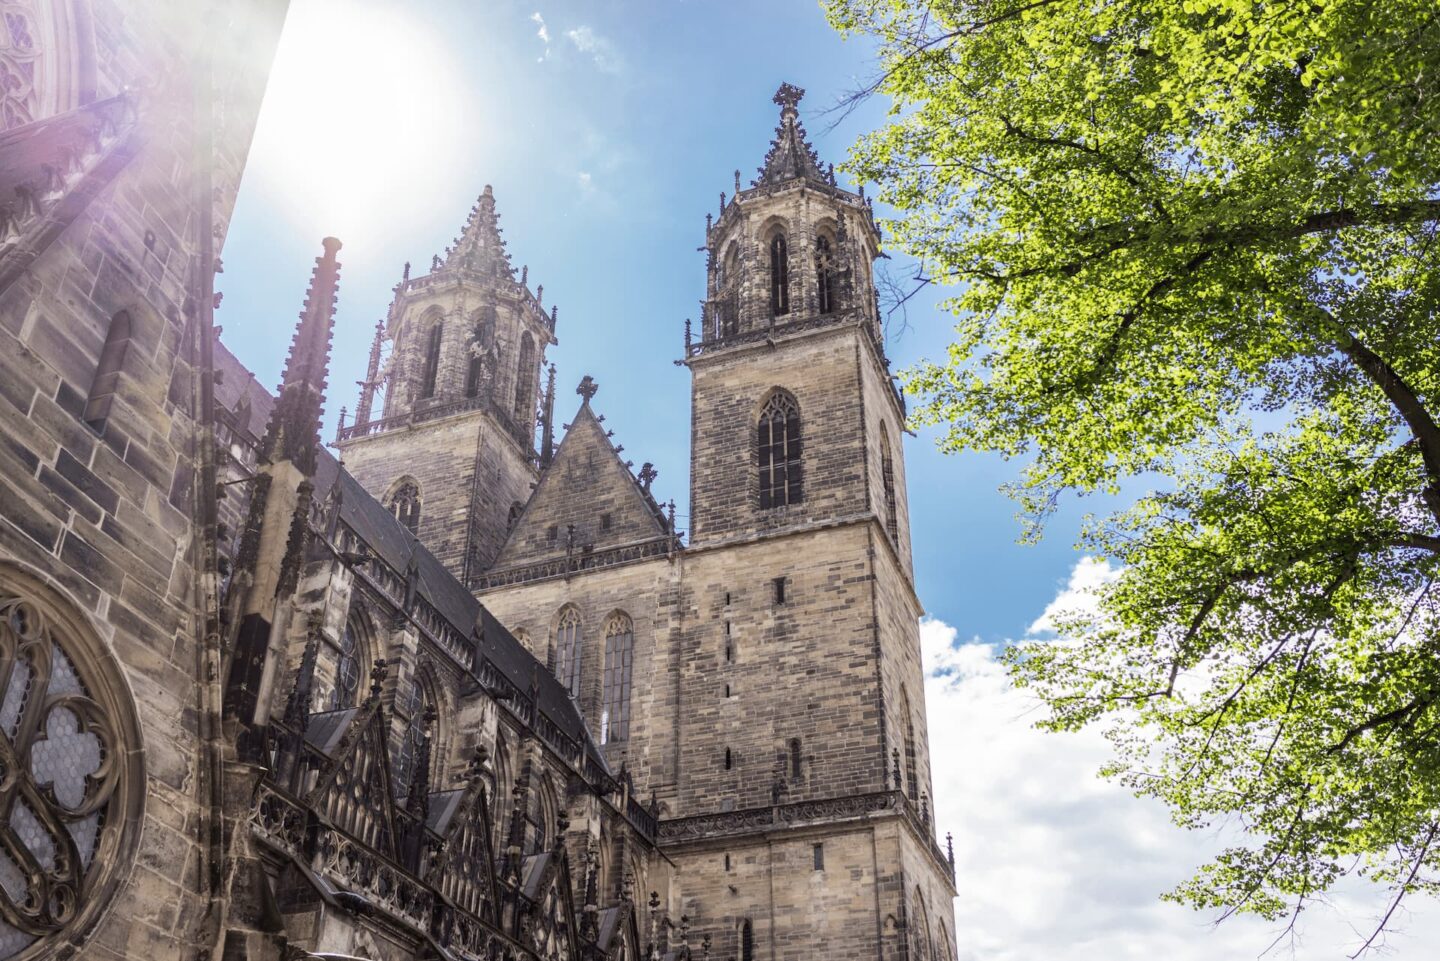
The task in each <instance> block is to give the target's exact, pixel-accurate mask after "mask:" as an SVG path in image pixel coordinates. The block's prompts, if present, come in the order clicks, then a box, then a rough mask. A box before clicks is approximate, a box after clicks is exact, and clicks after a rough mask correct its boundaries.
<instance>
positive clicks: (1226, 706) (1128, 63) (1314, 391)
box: [827, 0, 1440, 945]
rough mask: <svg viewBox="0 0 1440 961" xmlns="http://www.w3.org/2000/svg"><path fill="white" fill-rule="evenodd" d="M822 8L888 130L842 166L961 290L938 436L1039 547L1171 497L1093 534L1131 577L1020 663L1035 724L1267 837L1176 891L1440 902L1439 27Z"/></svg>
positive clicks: (1148, 8)
mask: <svg viewBox="0 0 1440 961" xmlns="http://www.w3.org/2000/svg"><path fill="white" fill-rule="evenodd" d="M827 9H828V12H829V15H830V17H831V20H832V22H833V23H834V24H835V25H836V26H837V27H839V28H840V29H841V30H842V31H843V32H847V33H859V34H864V35H869V36H871V37H873V38H874V39H875V40H876V41H878V45H879V49H880V53H881V74H880V79H879V80H878V81H877V82H876V84H875V86H874V87H873V88H872V90H871V91H870V92H880V93H883V94H886V95H888V96H889V97H890V98H892V100H893V104H894V106H893V109H892V112H891V114H890V119H889V121H888V123H887V124H886V125H885V126H884V127H883V128H882V129H880V130H878V131H876V132H874V133H872V134H869V135H868V136H865V137H864V138H862V139H861V140H860V142H859V143H858V145H857V147H856V149H855V151H854V154H853V157H852V161H851V164H850V166H851V169H852V170H853V171H854V172H855V173H857V174H859V175H860V176H861V177H863V178H865V179H869V180H873V181H877V182H878V183H879V184H880V185H881V199H882V200H884V201H885V202H888V203H889V204H891V205H893V206H894V207H895V208H897V209H898V211H899V216H898V217H897V219H895V220H894V221H892V222H891V223H889V224H888V227H889V230H890V231H891V235H892V238H893V241H894V242H895V244H896V245H898V246H899V247H900V248H902V249H904V250H906V251H908V252H910V253H912V254H914V255H915V256H916V257H917V258H918V259H919V260H920V262H921V263H922V265H923V269H924V271H925V273H926V274H927V275H928V276H927V278H926V279H934V280H937V281H941V282H947V283H952V284H956V285H957V286H958V288H959V289H958V292H957V294H956V296H955V297H954V298H953V299H952V300H951V301H949V302H948V303H949V306H950V307H951V308H952V309H953V310H954V312H955V314H956V317H957V319H958V324H957V326H956V328H955V332H956V336H955V342H954V344H953V345H952V347H951V349H950V351H949V355H948V357H946V358H945V359H944V361H943V362H940V363H926V364H922V365H920V366H919V367H918V368H916V369H914V370H912V371H909V372H908V374H907V388H908V389H909V391H910V392H911V393H912V395H915V396H918V398H919V399H920V401H921V406H920V407H919V409H918V410H917V411H916V413H915V415H914V416H915V420H916V421H917V422H918V423H920V424H945V425H948V430H947V433H946V434H945V436H944V440H943V442H942V446H943V447H944V448H946V449H947V450H949V451H959V450H961V449H965V448H975V449H981V450H991V451H998V452H1001V453H1003V454H1005V455H1010V456H1015V457H1019V458H1023V459H1024V461H1025V463H1026V464H1027V466H1026V467H1025V468H1024V469H1023V471H1022V473H1021V474H1020V476H1019V478H1018V481H1017V484H1016V485H1015V490H1016V493H1017V495H1018V497H1019V498H1020V500H1021V503H1022V505H1023V508H1024V511H1025V514H1026V516H1027V517H1028V518H1029V519H1030V521H1031V522H1032V526H1031V527H1030V528H1029V531H1030V533H1031V534H1032V535H1033V536H1039V532H1040V526H1039V522H1041V521H1043V518H1044V517H1045V515H1046V514H1047V512H1048V511H1050V510H1052V509H1053V507H1054V505H1055V503H1056V499H1057V498H1058V497H1059V496H1061V495H1062V494H1063V493H1065V492H1067V491H1069V492H1087V491H1096V490H1102V491H1117V490H1119V489H1120V487H1121V485H1122V484H1123V483H1124V482H1125V481H1126V479H1127V478H1136V477H1138V478H1142V479H1143V480H1144V482H1145V483H1146V484H1153V485H1154V491H1153V492H1152V493H1150V494H1148V495H1147V496H1144V497H1142V498H1140V499H1139V500H1138V502H1136V503H1135V504H1134V505H1133V507H1132V508H1130V509H1128V510H1127V511H1125V512H1123V513H1121V514H1119V515H1117V516H1114V517H1109V518H1106V519H1102V520H1095V521H1092V522H1091V524H1090V526H1089V527H1088V529H1087V532H1086V534H1085V535H1084V542H1085V546H1086V547H1087V548H1088V549H1090V550H1093V551H1096V552H1098V553H1101V554H1103V555H1105V556H1108V557H1110V558H1113V559H1115V560H1116V561H1118V562H1119V563H1120V564H1121V565H1123V574H1122V576H1121V577H1120V578H1119V580H1118V581H1117V582H1116V583H1115V584H1113V585H1112V586H1111V587H1110V588H1109V589H1108V590H1107V591H1106V593H1105V595H1104V597H1103V603H1102V612H1101V614H1100V615H1099V616H1097V617H1093V618H1091V619H1089V620H1082V619H1078V618H1077V619H1075V620H1074V621H1072V623H1070V624H1069V625H1067V626H1068V629H1069V635H1070V636H1071V637H1072V638H1073V639H1074V640H1073V642H1070V643H1065V644H1059V643H1052V644H1042V645H1031V646H1026V647H1022V648H1018V649H1016V650H1015V651H1013V652H1012V656H1011V666H1012V670H1013V672H1014V675H1015V677H1016V679H1017V681H1018V683H1020V684H1022V685H1025V686H1028V687H1029V688H1031V689H1032V690H1033V691H1034V692H1036V693H1037V694H1038V695H1039V696H1040V697H1041V698H1042V699H1043V700H1044V701H1045V702H1046V703H1047V704H1048V707H1049V709H1050V713H1049V716H1048V719H1047V720H1046V721H1045V722H1044V723H1045V724H1046V725H1047V726H1048V727H1051V728H1054V729H1073V728H1077V727H1080V726H1082V725H1086V724H1090V723H1095V722H1098V723H1102V724H1106V725H1107V726H1108V730H1109V731H1110V733H1111V737H1112V740H1113V742H1114V744H1115V747H1116V750H1117V759H1116V763H1115V765H1114V766H1113V769H1112V770H1111V772H1110V773H1112V774H1113V775H1115V776H1118V777H1120V778H1121V779H1123V780H1124V782H1125V783H1126V784H1128V785H1129V786H1130V787H1132V788H1133V789H1134V790H1135V791H1136V792H1138V793H1140V794H1142V795H1150V796H1154V797H1157V798H1160V799H1162V800H1164V801H1165V802H1166V803H1168V804H1169V805H1170V807H1171V808H1172V810H1173V813H1174V817H1175V819H1176V821H1177V822H1178V823H1179V824H1181V825H1184V826H1187V827H1200V826H1205V825H1210V824H1215V823H1220V822H1227V823H1231V824H1239V825H1242V826H1243V827H1244V828H1245V829H1246V833H1245V835H1244V840H1243V841H1241V842H1239V843H1237V844H1236V845H1235V846H1234V847H1232V848H1230V849H1228V850H1226V851H1224V853H1222V854H1221V855H1220V856H1219V857H1218V858H1217V859H1216V860H1215V861H1214V862H1212V863H1210V864H1208V865H1206V866H1205V867H1204V868H1203V869H1202V870H1201V871H1200V872H1199V874H1198V875H1197V876H1196V877H1195V878H1193V879H1191V880H1189V881H1187V882H1185V883H1183V884H1181V885H1180V887H1179V888H1178V889H1177V890H1176V891H1175V892H1173V893H1172V894H1171V895H1170V896H1171V897H1173V898H1176V899H1179V900H1182V901H1185V902H1188V903H1190V904H1192V905H1194V906H1196V907H1204V908H1221V909H1223V910H1224V912H1225V913H1227V914H1228V913H1230V912H1234V911H1247V912H1254V913H1258V914H1260V915H1263V916H1265V917H1267V918H1282V917H1286V916H1287V915H1288V916H1289V917H1291V918H1292V919H1293V917H1294V916H1295V914H1296V912H1297V911H1298V909H1299V908H1300V907H1301V906H1302V905H1303V904H1304V903H1305V902H1306V901H1307V900H1308V899H1310V898H1313V897H1315V896H1317V895H1319V894H1321V893H1322V892H1324V891H1325V890H1326V889H1327V888H1328V887H1329V886H1330V885H1331V884H1332V883H1333V882H1334V881H1335V880H1336V879H1337V878H1338V877H1339V876H1341V875H1345V874H1348V873H1352V872H1353V873H1359V874H1361V875H1363V876H1365V877H1368V878H1370V879H1372V880H1374V881H1376V882H1378V883H1381V884H1384V885H1386V886H1388V887H1389V888H1390V889H1391V892H1392V895H1393V897H1394V899H1395V901H1398V898H1399V897H1402V896H1403V895H1404V894H1405V893H1407V892H1411V891H1415V890H1425V891H1427V892H1430V893H1434V892H1435V891H1436V890H1437V887H1440V880H1437V879H1440V874H1437V872H1440V834H1437V830H1440V611H1437V606H1436V597H1435V594H1436V591H1435V585H1434V581H1435V578H1436V575H1437V574H1440V428H1437V425H1436V417H1437V407H1440V324H1437V313H1436V308H1437V297H1440V274H1437V261H1440V249H1437V247H1440V244H1437V241H1436V231H1437V224H1440V55H1437V53H1436V51H1437V50H1440V6H1437V5H1436V3H1435V0H1385V2H1364V0H1314V2H1308V3H1306V2H1300V3H1294V2H1253V0H1183V2H1181V0H1130V2H1125V0H1090V2H1079V0H981V2H952V3H934V4H924V3H920V2H916V0H829V2H828V4H827ZM1393 909H1394V904H1393V903H1392V904H1391V912H1392V913H1393ZM1389 917H1390V915H1389V914H1387V915H1386V920H1387V921H1388V920H1389ZM1384 927H1385V923H1384V922H1382V923H1381V925H1380V927H1379V929H1377V934H1378V933H1379V931H1380V930H1383V928H1384ZM1374 938H1375V935H1372V938H1371V941H1372V942H1373V941H1374ZM1369 943H1370V942H1367V945H1368V944H1369Z"/></svg>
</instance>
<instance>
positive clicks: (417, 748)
mask: <svg viewBox="0 0 1440 961" xmlns="http://www.w3.org/2000/svg"><path fill="white" fill-rule="evenodd" d="M406 707H407V708H409V710H410V718H409V720H408V721H407V722H406V724H405V733H404V734H402V735H401V736H400V743H399V744H398V745H397V748H396V752H395V783H394V788H395V795H396V796H397V797H405V796H406V795H408V794H409V793H410V782H411V780H412V779H413V778H414V777H415V774H416V773H417V772H418V771H419V770H420V767H421V759H422V758H423V757H424V755H425V752H426V751H428V750H429V749H430V743H431V741H432V740H433V738H432V736H431V734H430V732H429V731H428V730H427V727H429V726H430V722H428V721H427V717H433V716H434V715H435V695H434V692H432V691H431V690H430V685H429V684H427V683H426V682H425V681H424V680H423V679H421V677H420V676H419V675H418V674H417V675H416V676H415V677H414V679H412V680H411V682H410V698H409V703H408V704H407V705H406ZM430 779H431V781H433V780H434V774H433V773H432V774H431V777H430Z"/></svg>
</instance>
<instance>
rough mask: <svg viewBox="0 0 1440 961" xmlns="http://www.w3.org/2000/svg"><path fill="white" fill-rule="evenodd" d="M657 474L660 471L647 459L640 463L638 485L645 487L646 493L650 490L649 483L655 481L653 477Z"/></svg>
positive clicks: (657, 475)
mask: <svg viewBox="0 0 1440 961" xmlns="http://www.w3.org/2000/svg"><path fill="white" fill-rule="evenodd" d="M659 476H660V472H659V471H658V470H656V469H655V465H654V464H652V463H650V462H649V461H646V462H645V463H644V464H642V465H640V486H641V487H643V488H644V489H645V492H646V493H647V494H648V493H649V492H650V485H651V484H653V483H655V478H657V477H659Z"/></svg>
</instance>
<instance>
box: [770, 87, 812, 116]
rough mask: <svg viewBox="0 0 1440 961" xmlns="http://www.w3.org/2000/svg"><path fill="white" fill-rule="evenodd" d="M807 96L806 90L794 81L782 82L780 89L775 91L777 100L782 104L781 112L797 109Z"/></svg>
mask: <svg viewBox="0 0 1440 961" xmlns="http://www.w3.org/2000/svg"><path fill="white" fill-rule="evenodd" d="M804 97H805V90H804V88H802V87H797V86H795V85H794V84H793V83H782V84H781V85H780V89H779V90H777V91H775V102H776V103H777V104H779V105H780V110H781V112H784V111H786V110H795V109H796V105H797V104H799V103H800V101H801V100H802V99H804Z"/></svg>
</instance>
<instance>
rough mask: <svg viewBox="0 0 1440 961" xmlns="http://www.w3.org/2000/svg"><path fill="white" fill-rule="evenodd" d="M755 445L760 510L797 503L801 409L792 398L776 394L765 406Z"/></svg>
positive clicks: (799, 492) (783, 393)
mask: <svg viewBox="0 0 1440 961" xmlns="http://www.w3.org/2000/svg"><path fill="white" fill-rule="evenodd" d="M756 443H757V445H758V447H759V452H760V509H761V510H769V509H770V508H772V507H783V506H785V505H787V504H798V503H800V501H801V500H802V493H803V492H802V487H801V478H800V407H799V405H798V404H796V403H795V398H794V397H791V396H790V395H789V394H787V393H785V392H784V391H777V392H776V393H775V394H774V395H773V396H772V397H771V398H770V399H769V400H768V401H766V402H765V406H764V407H763V408H761V410H760V422H759V424H758V425H757V426H756Z"/></svg>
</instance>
